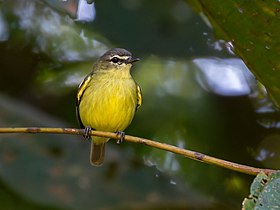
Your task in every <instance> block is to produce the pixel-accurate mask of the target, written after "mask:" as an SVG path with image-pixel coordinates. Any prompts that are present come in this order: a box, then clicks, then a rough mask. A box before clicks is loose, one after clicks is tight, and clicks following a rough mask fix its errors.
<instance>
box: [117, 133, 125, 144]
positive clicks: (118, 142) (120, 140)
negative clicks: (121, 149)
mask: <svg viewBox="0 0 280 210" xmlns="http://www.w3.org/2000/svg"><path fill="white" fill-rule="evenodd" d="M116 135H117V136H120V138H119V139H118V140H117V144H120V143H122V142H123V141H124V136H125V133H124V132H122V131H117V132H116Z"/></svg>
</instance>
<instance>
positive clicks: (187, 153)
mask: <svg viewBox="0 0 280 210" xmlns="http://www.w3.org/2000/svg"><path fill="white" fill-rule="evenodd" d="M0 133H52V134H76V135H83V134H84V130H83V129H76V128H38V127H29V128H0ZM90 135H92V136H100V137H107V138H111V139H119V136H117V135H116V134H115V133H111V132H103V131H91V133H90ZM125 141H128V142H133V143H138V144H143V145H146V146H149V147H154V148H158V149H162V150H165V151H168V152H173V153H176V154H179V155H182V156H184V157H187V158H191V159H194V160H198V161H201V162H204V163H208V164H212V165H217V166H220V167H223V168H227V169H230V170H233V171H238V172H241V173H245V174H249V175H257V174H258V173H260V172H264V173H266V174H270V173H273V172H276V170H272V169H262V168H255V167H251V166H246V165H242V164H238V163H233V162H230V161H226V160H221V159H218V158H215V157H211V156H208V155H205V154H202V153H200V152H195V151H191V150H187V149H182V148H179V147H175V146H172V145H169V144H164V143H160V142H157V141H152V140H149V139H144V138H139V137H135V136H129V135H125Z"/></svg>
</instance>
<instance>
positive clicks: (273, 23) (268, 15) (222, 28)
mask: <svg viewBox="0 0 280 210" xmlns="http://www.w3.org/2000/svg"><path fill="white" fill-rule="evenodd" d="M188 2H189V3H191V4H192V5H194V7H195V8H196V9H197V10H198V11H200V12H202V13H203V14H204V15H205V16H206V17H207V18H208V20H209V21H210V23H211V25H212V27H213V30H214V31H215V33H216V35H217V36H218V37H219V38H221V39H224V40H226V41H227V42H230V43H231V45H232V46H233V50H234V52H235V53H236V54H237V55H238V56H240V57H241V58H242V59H243V61H244V62H245V63H246V65H247V66H248V68H249V69H250V70H251V71H252V72H253V73H254V75H255V77H256V78H257V79H258V80H259V81H260V82H261V83H262V84H263V85H264V86H265V87H266V89H267V91H268V92H269V93H270V95H271V97H272V98H273V99H274V101H275V104H276V105H277V106H278V107H280V83H279V81H280V74H279V71H280V65H279V50H280V40H279V35H280V30H279V27H278V26H279V18H280V4H279V1H258V0H253V1H252V0H250V1H249V0H246V1H241V0H229V1H224V2H221V1H219V0H213V1H207V0H206V1H205V0H199V1H196V0H194V1H193V0H188Z"/></svg>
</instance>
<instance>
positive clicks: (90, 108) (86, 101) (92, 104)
mask: <svg viewBox="0 0 280 210" xmlns="http://www.w3.org/2000/svg"><path fill="white" fill-rule="evenodd" d="M136 88H137V86H136V83H135V81H134V80H133V79H132V77H131V76H130V75H129V77H124V78H120V75H114V73H113V72H112V73H111V74H109V73H107V74H100V75H93V76H92V79H91V81H90V82H89V84H88V87H87V88H86V89H85V90H84V93H83V96H82V99H81V101H80V105H79V113H80V118H81V121H82V123H83V125H84V126H90V127H92V128H93V129H96V130H101V131H110V132H116V131H123V130H124V129H125V128H126V127H127V126H129V124H130V123H131V121H132V119H133V117H134V114H135V110H136V106H137V92H136V91H137V90H136Z"/></svg>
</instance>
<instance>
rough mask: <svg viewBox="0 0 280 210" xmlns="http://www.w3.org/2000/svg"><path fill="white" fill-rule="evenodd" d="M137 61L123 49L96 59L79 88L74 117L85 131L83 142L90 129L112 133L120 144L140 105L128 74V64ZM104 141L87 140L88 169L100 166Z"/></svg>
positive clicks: (95, 138)
mask: <svg viewBox="0 0 280 210" xmlns="http://www.w3.org/2000/svg"><path fill="white" fill-rule="evenodd" d="M139 60H140V59H139V58H135V57H133V56H132V54H131V53H130V52H129V51H127V50H125V49H121V48H114V49H111V50H109V51H107V52H106V53H105V54H104V55H102V56H101V57H100V58H99V60H98V61H97V62H96V63H95V64H94V66H93V70H92V72H91V73H90V74H89V75H88V76H87V77H86V78H85V79H84V81H83V82H82V83H81V84H80V85H79V89H78V93H77V103H76V113H77V118H78V120H79V123H80V125H81V127H82V128H85V137H86V138H89V136H88V132H89V131H90V129H94V130H100V131H108V132H116V133H117V135H119V134H120V135H121V140H123V138H124V133H123V132H122V131H123V130H124V129H126V128H127V127H128V126H129V125H130V123H131V121H132V119H133V117H134V115H135V112H136V110H137V109H138V108H139V107H140V106H141V104H142V93H141V88H140V86H139V85H138V84H137V83H136V82H135V81H134V79H133V78H132V76H131V74H130V70H131V67H132V63H133V62H136V61H139ZM108 140H109V139H108V138H104V137H97V136H92V137H91V152H90V162H91V164H92V165H95V166H99V165H101V164H102V163H103V161H104V154H105V143H106V142H107V141H108Z"/></svg>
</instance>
